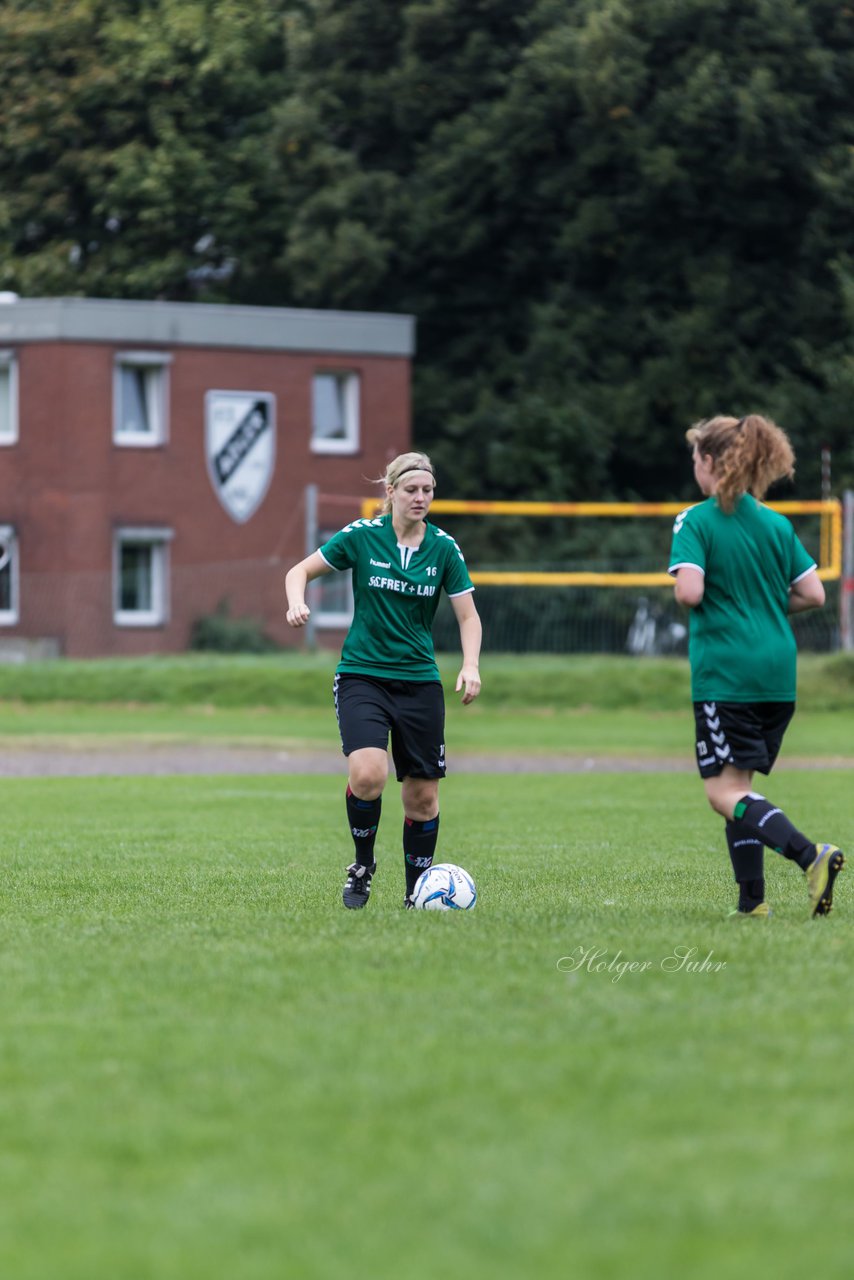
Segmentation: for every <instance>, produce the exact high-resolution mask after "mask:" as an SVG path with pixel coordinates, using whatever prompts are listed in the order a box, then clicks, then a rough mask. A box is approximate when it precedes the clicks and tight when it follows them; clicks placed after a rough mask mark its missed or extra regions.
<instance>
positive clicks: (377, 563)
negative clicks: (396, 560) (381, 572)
mask: <svg viewBox="0 0 854 1280" xmlns="http://www.w3.org/2000/svg"><path fill="white" fill-rule="evenodd" d="M371 564H372V565H373V566H374V568H375V569H390V568H391V561H390V560H375V559H374V557H373V556H371Z"/></svg>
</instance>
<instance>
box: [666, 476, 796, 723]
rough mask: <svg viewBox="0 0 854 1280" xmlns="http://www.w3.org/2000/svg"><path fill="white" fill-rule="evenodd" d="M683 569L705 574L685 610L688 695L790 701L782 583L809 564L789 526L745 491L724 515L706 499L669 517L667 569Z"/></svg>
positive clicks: (791, 643)
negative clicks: (695, 600) (697, 596)
mask: <svg viewBox="0 0 854 1280" xmlns="http://www.w3.org/2000/svg"><path fill="white" fill-rule="evenodd" d="M684 567H692V568H695V569H699V570H700V571H701V572H702V573H703V574H704V576H705V587H704V593H703V599H702V601H701V603H700V604H699V605H698V606H697V607H696V608H695V609H692V610H691V624H690V631H689V648H688V652H689V656H690V660H691V696H692V698H693V700H694V701H695V702H701V701H702V702H794V700H795V680H796V662H797V651H796V645H795V637H794V635H793V634H792V628H791V625H790V624H789V619H788V603H789V587H790V586H791V585H792V583H794V582H797V581H798V579H799V578H803V577H805V576H806V574H808V573H809V572H811V570H813V569H814V568H815V567H816V565H815V561H814V560H813V559H812V557H811V556H810V555H809V554H808V552H807V551H806V550H805V549H804V547H803V546H802V545H801V543H800V541H799V540H798V537H797V535H796V533H795V531H794V529H793V528H792V525H791V523H790V522H789V521H788V520H787V519H786V517H785V516H783V515H780V513H779V512H777V511H772V510H771V509H770V508H769V507H766V506H763V505H762V504H761V503H759V502H757V501H756V499H755V498H754V497H752V496H751V495H750V494H745V495H744V496H743V497H741V498H740V499H739V501H738V503H737V505H736V507H735V510H734V511H733V512H732V513H731V514H729V515H727V514H726V513H725V512H723V511H722V510H721V508H720V506H719V505H718V502H717V499H716V498H713V497H712V498H707V499H706V501H705V502H701V503H699V504H698V505H697V506H696V507H689V508H688V509H687V510H686V511H682V512H680V514H679V515H678V516H677V517H676V522H675V524H674V526H673V545H672V550H671V553H670V568H669V570H668V572H669V573H675V572H676V570H677V569H681V568H684Z"/></svg>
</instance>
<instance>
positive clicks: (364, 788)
mask: <svg viewBox="0 0 854 1280" xmlns="http://www.w3.org/2000/svg"><path fill="white" fill-rule="evenodd" d="M387 777H388V771H387V770H383V769H382V768H380V767H379V766H377V765H370V764H357V765H351V766H350V777H349V784H350V790H351V791H352V792H353V793H354V795H357V796H358V797H359V799H360V800H376V798H377V796H381V795H382V793H383V789H384V788H385V784H386V778H387Z"/></svg>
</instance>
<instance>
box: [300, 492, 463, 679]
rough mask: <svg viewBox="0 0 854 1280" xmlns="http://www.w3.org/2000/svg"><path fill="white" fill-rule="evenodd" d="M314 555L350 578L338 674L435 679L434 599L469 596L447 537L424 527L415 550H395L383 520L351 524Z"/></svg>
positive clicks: (388, 521) (391, 533)
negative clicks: (348, 617) (348, 620)
mask: <svg viewBox="0 0 854 1280" xmlns="http://www.w3.org/2000/svg"><path fill="white" fill-rule="evenodd" d="M320 554H321V555H322V556H323V559H324V560H325V561H326V563H327V564H329V565H331V566H332V568H333V569H352V571H353V599H354V606H355V607H354V610H353V622H352V624H351V626H350V630H349V631H348V632H347V638H346V640H345V641H344V647H343V649H342V650H341V661H340V662H339V664H338V671H339V672H340V673H342V674H343V673H346V674H352V675H367V676H376V677H377V678H379V679H381V680H438V679H439V668H438V667H437V666H436V657H435V654H434V651H433V634H432V628H433V618H434V616H435V613H436V608H437V606H438V604H439V593H440V591H441V590H442V589H443V588H444V590H445V592H446V593H447V595H449V596H461V595H465V594H466V593H467V592H469V591H474V586H473V584H472V580H471V578H470V577H469V574H468V569H467V568H466V562H465V560H464V559H463V553H462V552H461V551H460V549H459V547H458V546H457V544H456V542H455V541H454V539H453V538H452V537H451V536H450V534H448V533H444V532H443V531H442V530H441V529H437V528H436V526H435V525H433V524H425V526H424V538H423V540H422V542H421V546H420V547H415V548H413V547H402V546H400V544H399V543H398V541H397V534H396V533H395V531H394V526H393V525H392V522H391V514H388V515H384V516H378V517H377V518H376V519H374V520H354V521H353V523H352V524H348V525H347V526H346V527H345V528H344V529H342V530H341V531H340V532H339V533H336V534H334V535H333V537H331V538H330V539H329V541H328V542H325V543H324V544H323V546H322V547H321V548H320Z"/></svg>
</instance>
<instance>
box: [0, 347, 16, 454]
mask: <svg viewBox="0 0 854 1280" xmlns="http://www.w3.org/2000/svg"><path fill="white" fill-rule="evenodd" d="M17 442H18V361H17V359H16V356H15V353H14V351H0V445H4V444H17Z"/></svg>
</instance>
